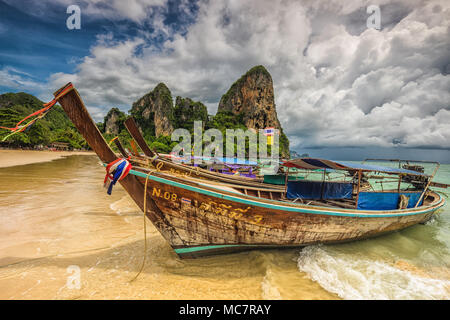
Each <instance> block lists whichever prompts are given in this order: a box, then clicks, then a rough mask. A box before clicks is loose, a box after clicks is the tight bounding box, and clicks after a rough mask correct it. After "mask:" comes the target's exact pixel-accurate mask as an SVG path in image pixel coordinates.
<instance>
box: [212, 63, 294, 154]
mask: <svg viewBox="0 0 450 320" xmlns="http://www.w3.org/2000/svg"><path fill="white" fill-rule="evenodd" d="M218 112H231V113H233V114H234V115H240V116H241V117H242V119H243V123H244V125H245V126H246V127H247V128H253V129H264V128H267V127H274V128H276V129H278V130H280V154H281V155H282V157H285V158H289V140H288V139H287V137H286V136H285V135H284V133H283V129H282V128H281V125H280V121H279V120H278V117H277V111H276V108H275V97H274V90H273V82H272V77H271V75H270V73H269V72H268V71H267V70H266V68H264V67H263V66H256V67H253V68H252V69H250V70H249V71H248V72H247V73H246V74H244V75H243V76H242V77H241V78H240V79H239V80H237V81H236V82H235V83H233V85H232V86H231V87H230V89H229V90H228V91H227V93H225V94H224V95H223V96H222V98H221V99H220V102H219V108H218Z"/></svg>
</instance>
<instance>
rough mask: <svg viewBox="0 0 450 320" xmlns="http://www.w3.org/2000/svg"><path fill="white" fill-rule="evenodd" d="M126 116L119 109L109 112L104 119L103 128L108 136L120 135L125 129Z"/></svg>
mask: <svg viewBox="0 0 450 320" xmlns="http://www.w3.org/2000/svg"><path fill="white" fill-rule="evenodd" d="M125 118H126V115H125V113H123V112H122V111H120V110H119V109H117V108H112V109H111V110H109V112H108V114H107V115H106V117H105V118H104V122H103V128H104V130H105V133H106V134H112V135H115V136H116V135H118V134H119V132H120V131H121V129H122V127H123V122H124V121H125Z"/></svg>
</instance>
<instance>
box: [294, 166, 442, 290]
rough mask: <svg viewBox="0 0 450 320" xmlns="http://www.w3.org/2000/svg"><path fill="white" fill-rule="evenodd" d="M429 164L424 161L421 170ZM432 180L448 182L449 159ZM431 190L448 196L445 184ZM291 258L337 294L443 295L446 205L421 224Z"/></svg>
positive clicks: (313, 248)
mask: <svg viewBox="0 0 450 320" xmlns="http://www.w3.org/2000/svg"><path fill="white" fill-rule="evenodd" d="M377 164H381V163H377ZM433 167H434V166H433V165H428V164H427V165H426V172H427V173H431V171H432V169H433ZM434 181H436V182H443V183H450V165H448V164H445V165H441V167H440V169H439V171H438V173H437V175H436V177H435V179H434ZM392 185H394V186H395V187H396V183H393V184H391V186H392ZM385 187H389V184H386V185H385ZM435 190H440V191H443V194H444V196H445V197H448V194H449V190H448V189H438V188H435ZM297 264H298V269H299V271H301V272H305V273H306V274H307V275H308V276H309V278H310V279H312V280H313V281H316V282H317V283H318V284H320V285H321V286H322V287H323V288H324V289H326V290H327V291H329V292H332V293H335V294H337V295H338V296H339V297H341V298H343V299H449V298H450V206H449V204H448V203H447V204H446V205H445V207H444V208H443V210H441V211H440V212H439V214H438V215H436V216H435V217H434V218H433V219H432V220H431V221H429V222H427V223H426V224H424V225H416V226H413V227H410V228H408V229H405V230H403V231H400V232H396V233H393V234H391V235H388V236H383V237H379V238H376V239H371V240H365V241H360V242H354V243H348V244H341V245H322V246H311V247H307V248H305V249H303V250H302V251H301V252H300V253H299V258H298V260H297Z"/></svg>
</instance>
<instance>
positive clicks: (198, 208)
mask: <svg viewBox="0 0 450 320" xmlns="http://www.w3.org/2000/svg"><path fill="white" fill-rule="evenodd" d="M133 173H134V174H135V175H137V176H138V180H139V181H140V183H142V184H144V183H145V179H146V174H143V173H141V172H133ZM148 179H149V181H148V189H147V196H148V197H150V198H151V199H152V200H153V201H154V202H155V204H156V206H157V207H158V208H159V210H160V211H161V212H162V213H163V214H164V216H165V220H166V221H167V223H168V224H169V225H170V228H171V230H173V233H172V234H174V235H176V236H175V237H173V238H171V239H167V240H168V241H169V243H170V245H171V246H172V247H173V249H174V250H175V252H176V253H177V254H178V255H179V256H180V257H183V258H195V257H201V256H205V255H211V254H218V253H225V252H235V251H242V250H250V249H261V248H281V247H288V248H289V247H299V246H306V245H312V244H318V243H339V242H348V241H354V240H361V239H366V238H371V237H375V236H380V235H383V234H386V233H390V232H394V231H397V230H401V229H404V228H407V227H409V226H412V225H415V224H417V223H422V222H425V221H427V220H428V219H430V218H431V217H432V215H433V214H434V213H435V212H436V210H438V209H439V208H441V207H442V206H443V204H444V200H443V199H442V198H441V197H440V196H438V195H437V194H436V199H435V201H433V203H431V204H430V205H428V206H423V207H420V208H415V209H404V210H393V211H362V210H345V209H339V208H325V207H314V206H307V205H303V206H301V205H296V206H293V205H289V204H280V202H279V201H270V200H262V199H259V198H257V197H251V196H244V195H241V194H237V193H236V194H233V193H232V192H224V191H222V190H219V189H217V190H214V189H215V188H212V187H209V188H207V187H204V186H202V185H198V184H195V183H189V182H188V181H176V179H175V180H174V179H172V178H171V177H169V176H167V177H163V176H160V177H156V176H149V178H148Z"/></svg>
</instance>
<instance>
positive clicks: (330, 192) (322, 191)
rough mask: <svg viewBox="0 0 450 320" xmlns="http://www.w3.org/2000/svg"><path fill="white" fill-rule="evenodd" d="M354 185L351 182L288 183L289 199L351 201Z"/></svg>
mask: <svg viewBox="0 0 450 320" xmlns="http://www.w3.org/2000/svg"><path fill="white" fill-rule="evenodd" d="M352 191H353V185H352V183H350V182H348V183H347V182H328V181H288V185H287V195H286V197H287V198H288V199H298V198H299V199H311V200H318V199H330V200H331V199H351V198H352Z"/></svg>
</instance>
